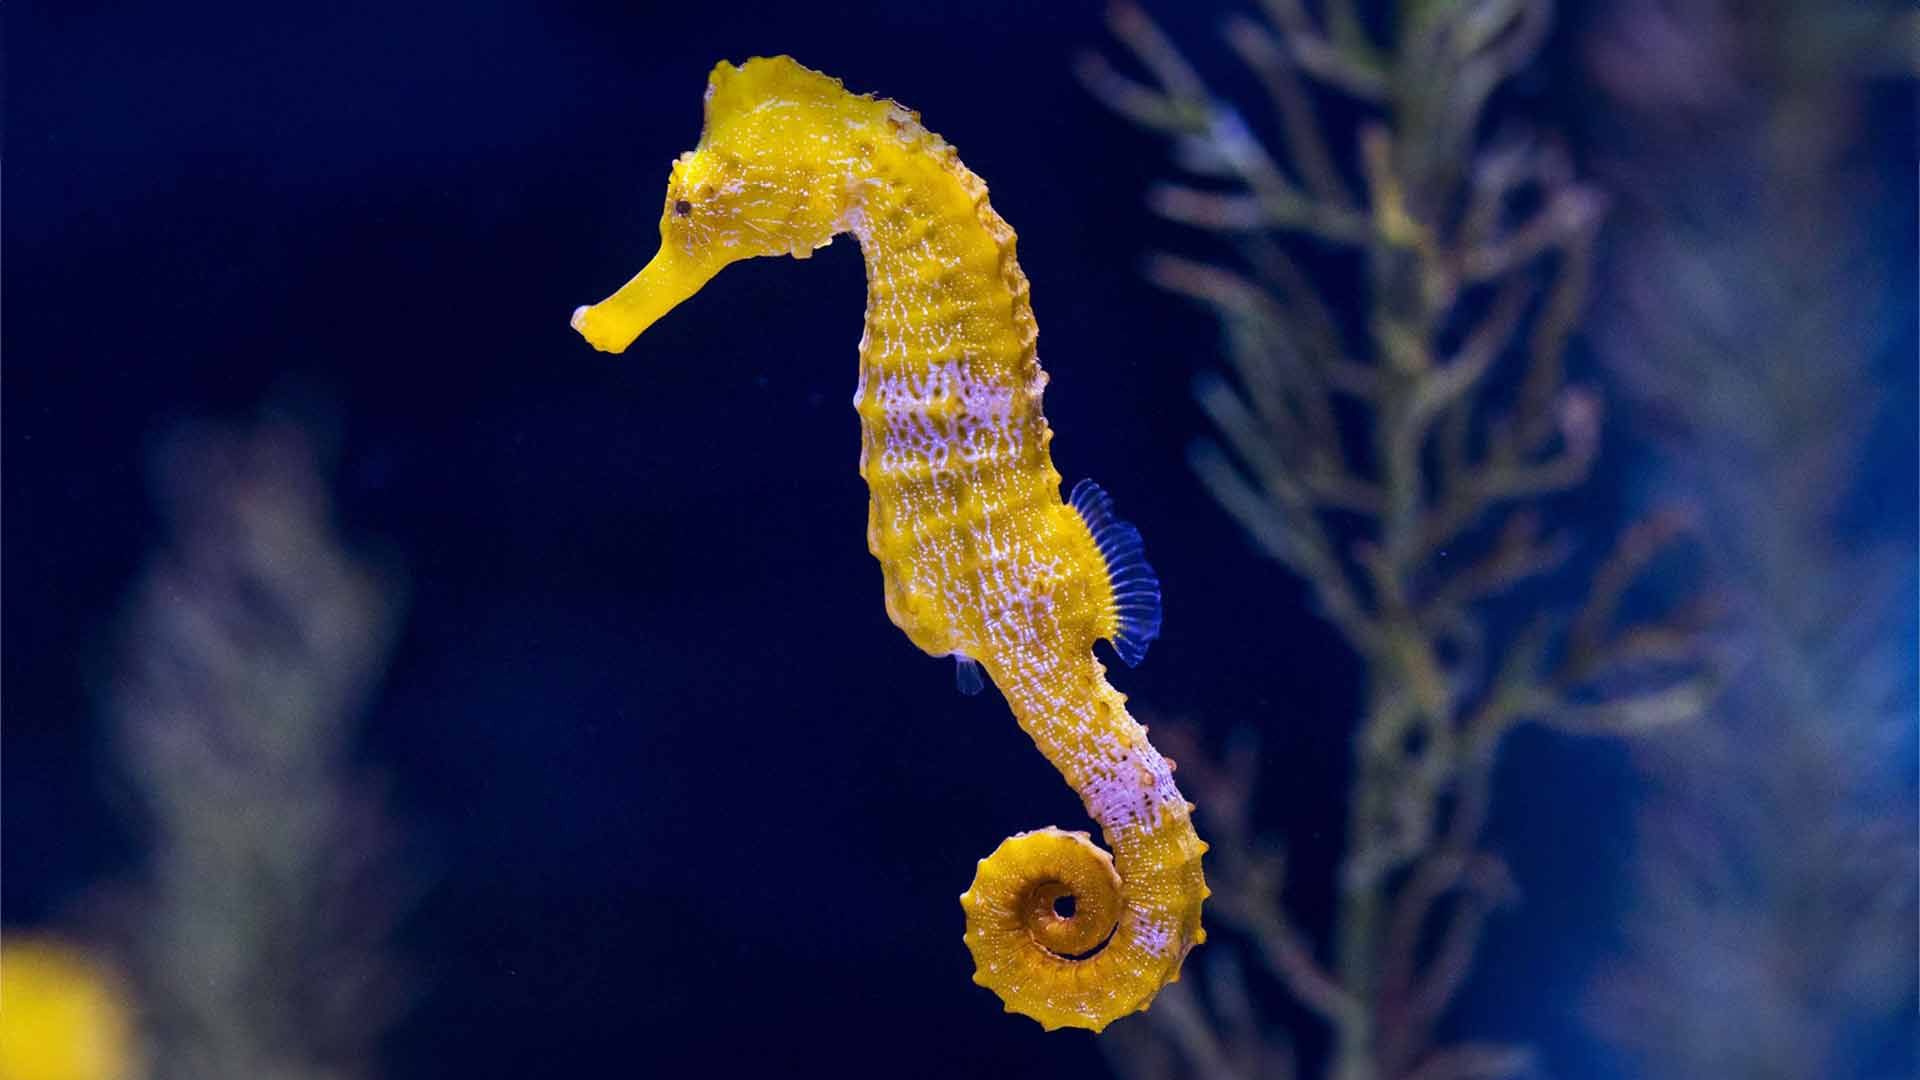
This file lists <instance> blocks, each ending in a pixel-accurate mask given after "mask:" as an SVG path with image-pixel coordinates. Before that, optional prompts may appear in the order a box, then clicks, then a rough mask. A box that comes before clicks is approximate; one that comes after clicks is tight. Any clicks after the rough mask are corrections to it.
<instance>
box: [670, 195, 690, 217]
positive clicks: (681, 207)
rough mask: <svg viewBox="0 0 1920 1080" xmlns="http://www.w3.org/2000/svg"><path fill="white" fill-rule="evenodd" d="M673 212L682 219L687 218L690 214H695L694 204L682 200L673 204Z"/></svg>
mask: <svg viewBox="0 0 1920 1080" xmlns="http://www.w3.org/2000/svg"><path fill="white" fill-rule="evenodd" d="M673 212H674V213H676V214H679V215H680V216H681V217H686V216H687V215H688V214H691V213H693V204H692V203H690V202H688V201H687V200H685V199H680V200H678V201H676V202H675V203H674V204H673Z"/></svg>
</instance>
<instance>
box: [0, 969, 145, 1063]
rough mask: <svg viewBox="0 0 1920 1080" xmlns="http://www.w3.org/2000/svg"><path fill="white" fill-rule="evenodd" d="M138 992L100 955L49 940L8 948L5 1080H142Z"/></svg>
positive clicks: (2, 1044)
mask: <svg viewBox="0 0 1920 1080" xmlns="http://www.w3.org/2000/svg"><path fill="white" fill-rule="evenodd" d="M135 1048H136V1040H135V1038H134V1024H133V1004H132V995H131V994H129V993H128V992H127V988H126V986H125V985H124V984H123V982H122V980H121V979H120V977H119V975H118V973H116V972H114V971H111V970H110V969H108V968H107V967H106V966H105V965H104V964H103V963H102V962H101V960H100V958H99V957H98V956H97V955H94V954H92V953H90V952H88V951H86V950H82V949H80V948H77V947H75V946H73V945H69V944H66V943H64V942H61V941H57V940H54V939H52V938H47V937H37V936H33V935H23V934H12V933H10V934H8V935H7V939H6V941H5V943H4V944H0V1078H4V1080H135V1078H137V1077H139V1076H142V1075H144V1073H143V1070H142V1069H141V1066H140V1058H139V1055H138V1053H137V1052H136V1049H135Z"/></svg>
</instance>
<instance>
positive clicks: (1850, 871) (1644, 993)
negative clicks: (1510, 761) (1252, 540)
mask: <svg viewBox="0 0 1920 1080" xmlns="http://www.w3.org/2000/svg"><path fill="white" fill-rule="evenodd" d="M1916 31H1920V15H1916V13H1915V12H1914V11H1913V9H1912V7H1911V5H1907V4H1866V3H1862V4H1830V3H1825V2H1817V0H1815V2H1808V0H1774V2H1766V3H1735V2H1730V0H1688V2H1675V0H1666V2H1656V0H1630V2H1626V3H1621V4H1618V5H1615V6H1614V7H1613V8H1612V9H1610V10H1609V11H1608V13H1607V15H1606V17H1605V18H1604V19H1603V20H1601V22H1600V23H1599V26H1598V27H1597V31H1596V34H1595V36H1594V38H1593V41H1592V45H1591V47H1590V48H1589V50H1588V52H1587V59H1588V63H1589V67H1590V70H1591V71H1592V73H1593V77H1594V79H1595V82H1596V83H1597V84H1598V86H1599V87H1600V88H1601V90H1602V91H1603V92H1604V93H1605V94H1606V95H1607V96H1608V97H1609V98H1610V99H1611V101H1612V103H1613V105H1614V108H1613V109H1612V110H1609V115H1610V116H1611V117H1612V118H1613V120H1614V123H1612V124H1611V125H1609V126H1606V127H1603V128H1602V129H1601V131H1600V133H1599V143H1600V152H1599V153H1598V155H1597V161H1598V167H1599V168H1600V169H1601V170H1603V173H1602V175H1603V176H1604V177H1605V178H1606V179H1607V181H1608V182H1609V183H1610V186H1612V187H1613V188H1614V189H1615V190H1617V191H1618V192H1619V193H1620V197H1619V206H1620V209H1619V213H1618V216H1617V218H1616V220H1615V223H1614V231H1613V236H1614V237H1615V243H1614V249H1615V253H1614V256H1613V258H1612V259H1611V260H1610V265H1609V269H1608V272H1607V273H1605V275H1604V276H1603V279H1602V280H1603V282H1604V287H1605V288H1606V290H1607V296H1608V299H1609V301H1610V302H1609V303H1607V304H1606V305H1605V306H1604V308H1603V310H1604V312H1605V316H1604V317H1603V318H1601V319H1600V320H1598V323H1597V329H1598V331H1599V335H1598V336H1599V340H1600V343H1601V355H1602V358H1603V359H1604V360H1605V361H1606V362H1607V364H1608V365H1609V367H1610V368H1611V370H1612V371H1613V372H1614V373H1615V374H1616V376H1617V377H1618V381H1619V383H1620V384H1621V385H1622V386H1623V387H1624V388H1625V389H1626V390H1627V392H1628V394H1629V395H1630V397H1631V399H1632V403H1633V408H1634V409H1635V411H1636V412H1637V413H1638V414H1639V415H1640V416H1641V417H1643V418H1644V419H1645V422H1646V423H1645V426H1647V427H1649V428H1650V429H1652V430H1654V431H1657V432H1659V433H1660V438H1659V441H1660V444H1661V446H1662V448H1663V451H1664V452H1663V453H1662V454H1661V455H1660V460H1659V467H1658V472H1657V474H1656V476H1655V477H1654V482H1656V483H1657V484H1659V485H1660V486H1662V487H1663V488H1669V489H1673V488H1678V489H1681V490H1684V491H1686V492H1688V493H1689V495H1690V497H1691V498H1692V499H1694V500H1695V501H1696V502H1697V503H1699V504H1700V505H1702V506H1703V507H1705V508H1707V509H1708V510H1709V511H1710V513H1709V514H1708V515H1707V521H1708V522H1709V525H1708V527H1707V528H1705V529H1704V530H1703V537H1704V539H1705V542H1706V548H1707V550H1708V552H1709V553H1710V556H1711V559H1712V564H1713V572H1714V575H1715V577H1716V579H1718V580H1721V581H1724V582H1725V583H1726V587H1727V590H1728V592H1729V594H1730V596H1731V597H1732V599H1733V602H1734V603H1735V605H1736V609H1735V610H1736V611H1737V613H1738V618H1737V619H1734V620H1732V626H1733V627H1734V628H1736V630H1735V633H1734V634H1733V639H1734V641H1735V642H1736V643H1737V649H1738V655H1739V656H1740V657H1741V658H1742V661H1743V663H1742V666H1741V667H1740V669H1739V671H1738V673H1737V676H1738V677H1737V678H1736V679H1735V680H1734V681H1733V683H1732V685H1731V687H1730V689H1729V692H1728V693H1727V695H1726V696H1725V697H1724V698H1723V699H1722V700H1721V701H1720V702H1719V703H1718V705H1717V706H1716V707H1715V708H1714V710H1713V711H1712V714H1711V716H1710V718H1709V720H1708V722H1706V723H1703V724H1700V725H1696V726H1694V727H1691V728H1689V729H1687V730H1685V731H1677V732H1673V733H1669V734H1665V735H1663V736H1661V737H1660V738H1658V739H1655V740H1650V741H1648V742H1647V743H1646V744H1645V745H1644V746H1643V747H1642V748H1641V756H1642V758H1643V760H1644V762H1645V764H1646V767H1647V769H1648V773H1649V775H1650V777H1651V778H1652V782H1653V785H1654V795H1653V797H1652V799H1651V801H1650V804H1649V806H1648V807H1647V808H1646V810H1645V811H1644V812H1643V815H1642V824H1641V828H1640V845H1641V848H1642V854H1641V858H1640V860H1639V862H1638V863H1637V873H1638V884H1639V888H1638V899H1637V905H1636V908H1635V910H1634V911H1633V913H1632V914H1631V915H1630V917H1629V921H1628V924H1627V927H1626V933H1627V942H1628V946H1629V953H1628V955H1626V956H1623V957H1622V958H1621V959H1620V961H1619V962H1618V964H1617V965H1616V966H1615V967H1614V968H1613V970H1611V971H1610V972H1608V973H1607V975H1606V976H1605V977H1604V979H1603V980H1602V982H1601V983H1600V985H1599V986H1598V987H1597V988H1596V992H1595V994H1594V1006H1595V1007H1594V1014H1595V1018H1596V1020H1597V1021H1598V1023H1599V1025H1600V1027H1601V1028H1602V1030H1604V1031H1606V1032H1607V1033H1608V1034H1609V1035H1610V1036H1611V1038H1613V1039H1614V1040H1615V1041H1617V1042H1618V1043H1620V1044H1621V1045H1622V1046H1623V1047H1625V1048H1626V1049H1627V1050H1628V1051H1630V1052H1631V1053H1632V1054H1633V1056H1634V1058H1635V1059H1636V1064H1637V1066H1638V1074H1639V1075H1645V1076H1650V1077H1682V1076H1685V1077H1694V1076H1715V1077H1728V1078H1756V1080H1757V1078H1766V1077H1800V1076H1835V1077H1838V1076H1870V1075H1876V1074H1884V1075H1889V1076H1892V1075H1913V1074H1914V1070H1915V1068H1916V1065H1920V1062H1917V1061H1916V1058H1915V1047H1914V1044H1913V1031H1912V1020H1913V1015H1914V1010H1915V998H1914V992H1915V983H1916V978H1915V974H1916V972H1915V968H1916V961H1915V949H1916V944H1917V943H1916V940H1915V924H1916V921H1920V905H1917V904H1916V900H1917V899H1920V894H1917V892H1916V884H1915V869H1914V866H1915V852H1916V849H1917V847H1920V828H1916V822H1915V776H1914V771H1913V760H1914V754H1915V750H1916V747H1915V742H1914V722H1913V718H1914V711H1915V701H1914V689H1915V688H1914V685H1913V682H1912V666H1911V661H1912V648H1913V644H1912V643H1913V627H1912V625H1911V621H1910V620H1911V618H1912V607H1911V600H1912V597H1913V591H1914V588H1915V584H1916V576H1915V566H1914V549H1913V542H1912V536H1911V529H1912V520H1911V512H1912V508H1911V504H1908V505H1907V506H1906V508H1905V514H1906V516H1905V517H1904V518H1903V517H1902V516H1901V512H1900V511H1899V510H1898V509H1896V508H1895V507H1893V506H1892V505H1890V499H1889V494H1890V493H1889V491H1888V490H1887V489H1888V488H1890V487H1892V486H1893V485H1890V484H1887V483H1886V482H1885V478H1884V477H1876V478H1870V476H1869V474H1868V473H1866V472H1865V471H1864V466H1865V465H1866V464H1867V459H1868V457H1869V454H1870V451H1869V442H1870V440H1871V438H1872V437H1873V434H1874V432H1875V429H1876V426H1878V425H1883V424H1885V423H1886V422H1887V421H1888V419H1889V418H1890V416H1897V417H1898V418H1899V419H1900V421H1902V422H1904V423H1905V424H1909V425H1910V424H1911V422H1912V413H1911V411H1910V409H1911V402H1910V401H1901V402H1896V401H1894V400H1892V394H1891V391H1892V389H1893V388H1895V387H1902V386H1904V387H1905V388H1906V392H1907V393H1910V392H1911V382H1910V377H1909V379H1908V380H1900V379H1897V378H1889V377H1888V376H1887V374H1886V372H1885V371H1884V369H1883V368H1882V367H1881V365H1883V364H1884V363H1886V359H1885V358H1886V357H1887V355H1888V353H1889V347H1890V345H1891V346H1892V347H1893V348H1894V349H1896V350H1900V351H1899V355H1897V356H1895V357H1894V360H1895V361H1896V362H1898V363H1902V364H1906V365H1911V364H1912V362H1913V361H1912V356H1911V354H1910V352H1906V351H1905V350H1901V349H1900V346H1899V344H1898V343H1897V341H1892V340H1890V338H1889V328H1890V327H1894V326H1898V325H1900V324H1901V323H1902V322H1903V321H1904V322H1905V323H1907V324H1908V325H1911V322H1912V319H1913V310H1912V307H1911V300H1910V298H1909V299H1908V300H1906V301H1905V303H1906V305H1907V306H1906V307H1905V308H1904V310H1896V309H1895V307H1894V301H1893V299H1892V298H1893V296H1895V295H1904V294H1906V293H1910V290H1911V279H1910V277H1909V278H1908V281H1907V289H1906V290H1898V289H1897V287H1896V286H1895V282H1896V281H1897V280H1898V278H1899V277H1900V275H1901V270H1900V263H1899V262H1898V261H1897V260H1904V261H1905V267H1906V268H1907V269H1906V271H1905V273H1907V274H1911V267H1912V266H1913V260H1914V243H1913V236H1912V234H1911V226H1909V227H1908V228H1907V229H1906V230H1900V231H1894V230H1889V229H1887V228H1886V227H1885V226H1886V222H1885V221H1884V213H1885V212H1884V210H1880V209H1879V208H1882V207H1885V206H1886V205H1887V203H1888V199H1887V198H1886V196H1885V194H1884V193H1883V192H1881V191H1879V190H1876V189H1877V188H1879V187H1881V186H1882V185H1884V184H1885V177H1884V175H1876V166H1875V161H1876V155H1875V154H1873V153H1868V152H1863V150H1864V149H1866V146H1867V144H1869V143H1870V141H1871V139H1872V138H1873V136H1874V134H1875V132H1874V131H1873V129H1872V127H1871V126H1870V125H1869V124H1867V123H1866V122H1865V118H1867V117H1870V116H1872V115H1873V111H1872V108H1871V107H1870V105H1869V103H1868V101H1867V98H1868V97H1869V96H1870V94H1871V93H1872V92H1873V89H1874V86H1875V84H1876V83H1879V84H1880V85H1882V86H1884V87H1886V88H1888V89H1891V90H1893V91H1894V92H1896V93H1898V92H1900V91H1901V90H1902V89H1903V87H1902V86H1901V85H1900V84H1901V82H1903V81H1906V80H1907V79H1908V78H1910V76H1911V75H1912V73H1913V70H1914V66H1915V60H1916V57H1917V56H1920V52H1916V50H1915V45H1916V41H1917V40H1920V37H1917V36H1916ZM1909 100H1910V99H1909ZM1899 166H1900V167H1902V168H1906V169H1909V170H1910V169H1911V167H1912V159H1911V154H1910V148H1909V150H1908V152H1907V153H1904V154H1902V155H1901V156H1900V161H1899ZM1886 167H1887V166H1886V165H1885V164H1881V165H1879V166H1878V169H1879V170H1881V171H1883V170H1884V169H1885V168H1886ZM1910 347H1911V340H1910V339H1909V340H1908V342H1907V348H1910ZM1909 430H1910V429H1909ZM1908 453H1909V454H1910V453H1911V450H1910V449H1909V450H1908ZM1863 494H1865V495H1866V496H1867V497H1868V500H1869V502H1870V503H1871V504H1872V505H1870V506H1867V507H1865V508H1864V512H1863V509H1862V508H1861V507H1860V506H1859V505H1858V503H1859V501H1860V499H1861V496H1862V495H1863ZM1911 494H1912V482H1911V480H1910V479H1909V480H1908V481H1907V482H1906V483H1904V484H1902V485H1900V486H1899V489H1898V494H1897V495H1895V496H1893V498H1897V499H1901V500H1905V499H1908V498H1910V497H1911ZM1863 518H1864V519H1865V520H1862V519H1863Z"/></svg>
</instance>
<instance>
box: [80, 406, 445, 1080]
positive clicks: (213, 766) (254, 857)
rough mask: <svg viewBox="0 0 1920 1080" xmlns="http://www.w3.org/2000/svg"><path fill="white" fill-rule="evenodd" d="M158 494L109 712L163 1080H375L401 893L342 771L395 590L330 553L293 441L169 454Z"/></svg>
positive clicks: (305, 462)
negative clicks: (145, 852)
mask: <svg viewBox="0 0 1920 1080" xmlns="http://www.w3.org/2000/svg"><path fill="white" fill-rule="evenodd" d="M157 475H158V480H159V487H160V495H161V498H160V501H161V504H162V507H163V509H164V510H165V511H166V514H167V518H168V520H169V523H170V525H171V526H172V528H171V532H172V536H173V542H172V543H171V544H170V545H169V547H168V548H167V549H166V550H165V551H164V552H163V553H162V554H161V555H160V556H159V557H158V558H157V559H156V560H155V563H154V565H153V566H152V568H151V569H150V570H149V571H148V572H147V573H146V575H145V577H144V578H143V580H142V581H141V583H140V585H139V587H138V590H137V592H136V596H135V599H134V603H133V606H132V610H131V612H130V616H129V627H128V629H129V631H130V632H129V635H128V647H127V651H126V655H125V659H124V663H123V666H122V670H121V672H120V676H119V679H118V681H117V687H116V694H115V700H114V702H113V710H114V713H115V723H116V728H117V732H116V734H117V736H118V739H119V742H120V745H121V749H122V753H123V755H124V757H125V759H126V769H127V773H128V775H129V777H130V778H131V780H132V781H133V783H134V784H135V786H136V789H137V792H138V795H139V796H140V808H141V809H142V810H143V811H145V812H146V814H147V818H148V820H147V824H148V826H149V828H150V836H151V843H152V854H151V856H150V863H149V866H150V869H149V884H148V886H147V888H146V890H145V895H144V896H142V897H141V898H140V899H141V902H140V903H139V904H138V905H137V906H136V907H135V909H134V911H133V913H132V914H133V918H134V919H135V925H132V926H130V927H128V928H127V929H128V932H129V935H130V937H131V939H132V945H131V948H132V949H133V950H134V952H135V954H136V955H135V962H134V964H133V973H134V976H135V982H136V984H137V985H138V989H139V990H140V998H141V1000H142V1004H143V1012H144V1014H145V1015H144V1017H143V1019H144V1021H145V1023H146V1026H147V1028H148V1031H147V1035H148V1043H149V1045H150V1049H151V1052H152V1055H151V1056H152V1061H153V1067H154V1068H153V1072H154V1075H155V1076H156V1077H158V1078H160V1080H167V1078H170V1077H202V1076H232V1077H240V1076H250V1077H277V1078H283V1080H293V1078H301V1077H314V1078H318V1077H329V1078H345V1077H353V1076H364V1075H368V1074H370V1073H371V1071H372V1068H373V1061H374V1051H375V1048H376V1044H377V1040H378V1038H379V1036H380V1035H381V1033H382V1032H383V1031H384V1030H385V1027H386V1025H387V1024H388V1023H389V1022H390V1021H391V1019H392V1018H393V1015H394V1010H395V1009H396V1008H397V1007H398V1005H399V1002H400V998H401V994H400V988H399V983H398V976H397V974H396V968H395V965H394V962H393V960H392V958H391V956H390V955H389V952H388V947H387V946H388V941H387V939H388V937H389V936H390V934H391V931H392V926H393V921H394V920H395V919H396V918H397V915H398V912H399V910H400V909H401V906H402V905H403V904H404V897H405V894H406V892H407V891H408V885H409V883H408V882H407V881H406V880H404V879H403V878H402V877H401V876H400V875H399V874H398V873H397V872H396V870H395V868H394V865H393V863H394V860H393V858H392V854H393V837H392V836H391V834H390V832H389V828H388V826H387V824H386V821H385V818H384V815H383V814H382V813H381V809H380V799H379V798H378V793H377V792H376V791H375V790H373V789H372V787H371V785H370V783H369V779H368V778H367V777H365V776H363V775H359V774H358V773H357V772H356V771H355V770H354V769H352V768H351V767H350V764H349V757H350V754H351V748H352V743H353V736H354V732H355V724H354V719H355V716H356V714H357V712H358V710H359V708H360V706H361V704H362V702H363V700H364V698H365V695H366V693H367V691H368V690H369V689H370V688H371V685H372V683H373V681H374V679H375V677H376V676H377V675H378V673H379V671H380V668H381V667H382V666H383V662H384V658H385V655H386V649H387V644H388V642H389V640H390V638H391V630H392V627H393V625H394V614H395V610H396V604H395V600H394V596H395V589H394V588H393V585H392V582H390V581H388V580H385V576H384V575H381V574H378V573H376V572H375V570H374V569H373V568H371V567H369V566H368V565H366V564H365V563H363V562H361V561H360V560H358V559H356V558H355V557H353V556H350V555H349V554H348V553H347V552H346V551H345V550H343V548H342V546H341V544H340V542H339V540H338V539H337V538H336V536H335V535H334V533H333V529H332V526H331V522H330V521H329V504H328V500H327V498H326V493H325V490H324V488H323V487H322V486H321V482H320V478H319V469H318V462H317V451H316V448H315V445H314V443H313V439H312V436H311V434H310V433H309V432H308V431H307V429H306V428H305V427H304V426H303V425H301V424H297V423H294V422H292V421H279V422H270V423H264V424H262V425H261V426H260V428H259V430H257V431H253V432H246V433H242V434H229V433H224V432H217V431H208V432H202V433H200V434H198V435H181V436H178V437H176V438H174V439H173V440H171V441H170V442H169V443H168V446H167V452H166V453H164V454H163V455H161V456H160V466H159V468H158V470H157Z"/></svg>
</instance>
